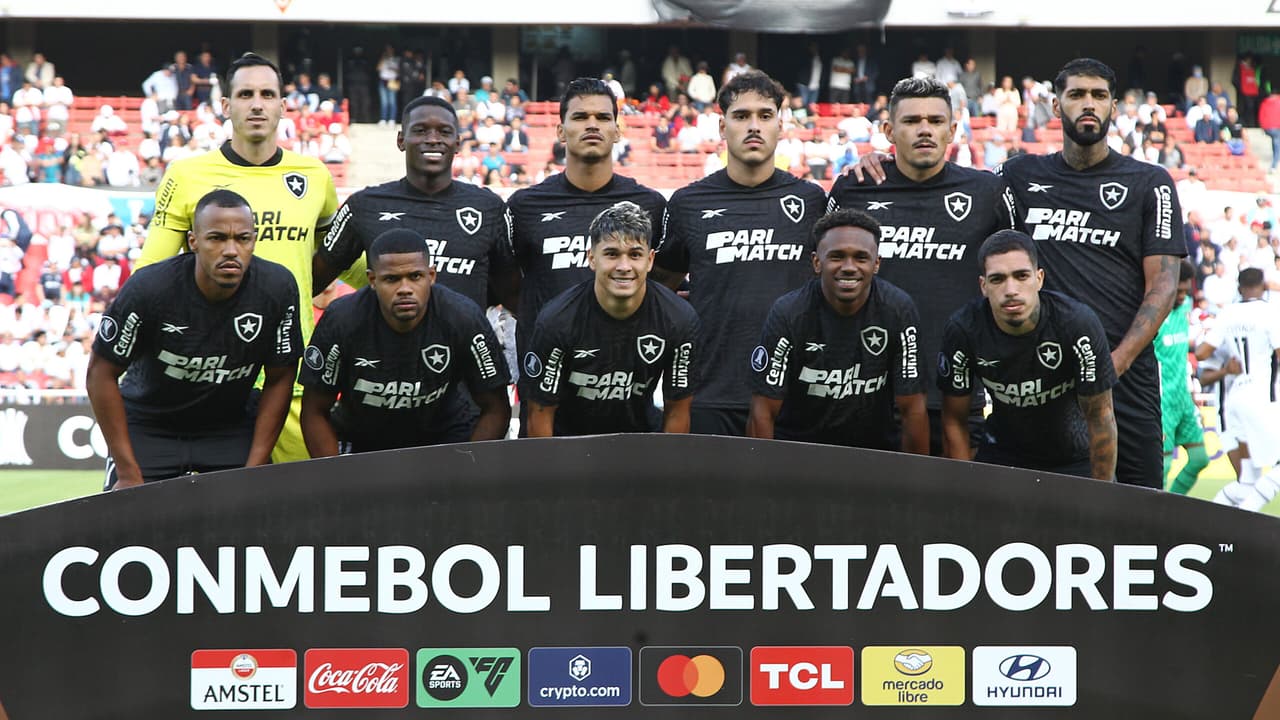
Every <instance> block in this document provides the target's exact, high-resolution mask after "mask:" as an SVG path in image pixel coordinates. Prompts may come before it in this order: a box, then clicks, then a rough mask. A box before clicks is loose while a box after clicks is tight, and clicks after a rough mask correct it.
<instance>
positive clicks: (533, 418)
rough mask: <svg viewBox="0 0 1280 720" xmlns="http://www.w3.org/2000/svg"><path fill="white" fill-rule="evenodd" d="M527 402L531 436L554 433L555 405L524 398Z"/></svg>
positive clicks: (546, 435)
mask: <svg viewBox="0 0 1280 720" xmlns="http://www.w3.org/2000/svg"><path fill="white" fill-rule="evenodd" d="M524 402H527V403H529V430H528V432H527V433H526V434H527V435H528V436H529V437H531V438H538V437H551V436H552V435H554V434H555V424H556V406H555V405H543V404H542V403H540V402H538V401H537V400H532V399H526V400H525V401H524Z"/></svg>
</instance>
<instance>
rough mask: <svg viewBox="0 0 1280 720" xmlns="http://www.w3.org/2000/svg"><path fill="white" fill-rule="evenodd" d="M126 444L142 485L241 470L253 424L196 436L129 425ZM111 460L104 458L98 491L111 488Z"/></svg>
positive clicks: (113, 470) (113, 475) (113, 469)
mask: <svg viewBox="0 0 1280 720" xmlns="http://www.w3.org/2000/svg"><path fill="white" fill-rule="evenodd" d="M129 442H130V444H132V445H133V456H134V458H135V459H137V461H138V467H139V469H140V470H141V471H142V480H143V482H156V481H157V480H168V479H169V478H175V477H181V476H183V475H190V474H191V473H206V472H214V471H215V470H231V469H233V468H242V467H244V464H245V461H247V460H248V459H249V448H250V447H252V446H253V425H252V424H251V423H246V424H245V425H244V426H243V427H237V428H226V429H222V430H202V431H200V432H199V434H183V433H174V432H170V431H166V430H161V429H159V428H155V427H150V426H143V425H129ZM117 479H118V478H117V476H116V463H115V459H114V458H111V457H108V458H107V468H106V478H105V480H104V482H103V485H102V489H103V490H110V489H111V488H113V487H115V484H116V480H117Z"/></svg>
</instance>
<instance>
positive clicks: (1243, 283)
mask: <svg viewBox="0 0 1280 720" xmlns="http://www.w3.org/2000/svg"><path fill="white" fill-rule="evenodd" d="M1239 280H1240V287H1242V288H1256V287H1262V285H1263V283H1264V282H1265V277H1264V276H1263V274H1262V268H1256V267H1251V268H1245V269H1243V270H1241V271H1240V277H1239Z"/></svg>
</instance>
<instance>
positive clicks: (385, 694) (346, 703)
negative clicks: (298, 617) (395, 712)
mask: <svg viewBox="0 0 1280 720" xmlns="http://www.w3.org/2000/svg"><path fill="white" fill-rule="evenodd" d="M305 663H306V676H307V688H306V696H305V704H306V706H307V707H309V708H330V707H343V708H380V707H391V708H401V707H406V706H407V705H408V704H409V651H407V650H403V649H399V648H329V649H320V648H318V649H312V650H308V651H307V654H306V659H305Z"/></svg>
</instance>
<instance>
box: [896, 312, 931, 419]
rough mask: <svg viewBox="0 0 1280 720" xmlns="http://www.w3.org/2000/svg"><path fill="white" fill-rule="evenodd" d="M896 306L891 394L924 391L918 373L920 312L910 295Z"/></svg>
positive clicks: (922, 382)
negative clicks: (895, 334) (896, 325)
mask: <svg viewBox="0 0 1280 720" xmlns="http://www.w3.org/2000/svg"><path fill="white" fill-rule="evenodd" d="M904 299H905V300H906V302H905V303H904V304H902V305H901V306H900V307H899V308H898V312H897V316H898V337H897V344H898V347H897V355H896V356H895V357H894V367H893V394H894V395H895V396H897V397H902V396H904V395H915V394H917V393H922V392H924V381H923V380H921V377H920V376H921V373H920V312H919V311H918V310H916V304H915V303H914V302H912V301H911V299H910V297H905V298H904Z"/></svg>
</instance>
